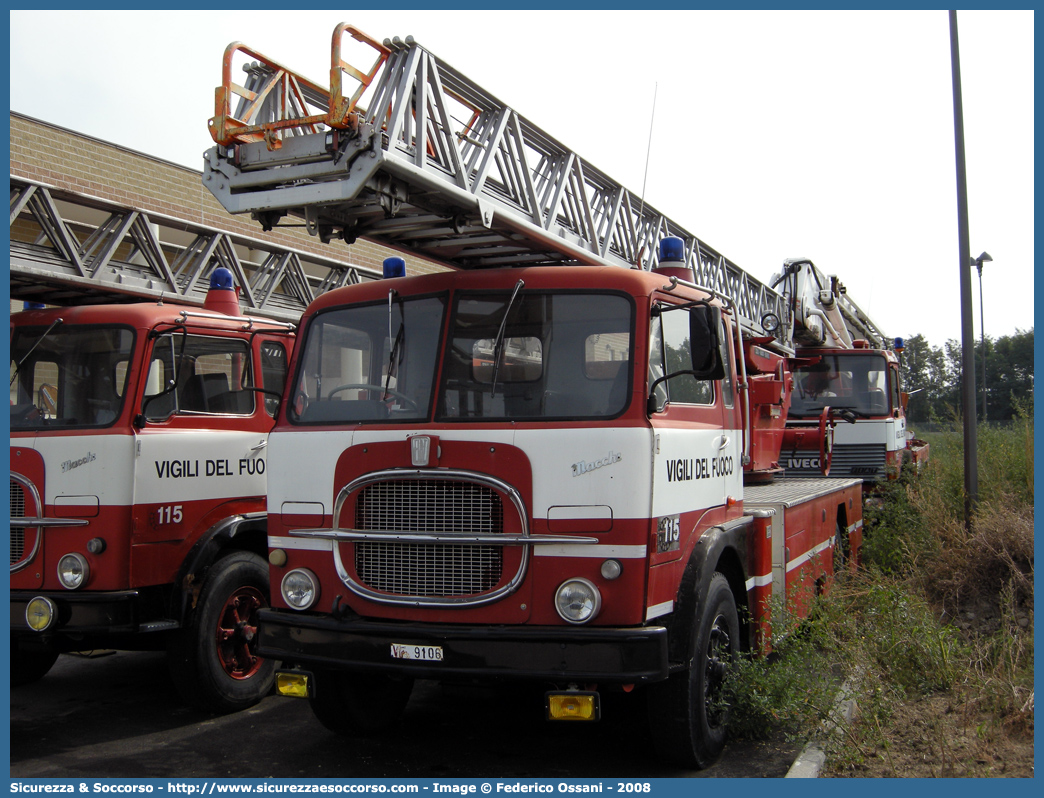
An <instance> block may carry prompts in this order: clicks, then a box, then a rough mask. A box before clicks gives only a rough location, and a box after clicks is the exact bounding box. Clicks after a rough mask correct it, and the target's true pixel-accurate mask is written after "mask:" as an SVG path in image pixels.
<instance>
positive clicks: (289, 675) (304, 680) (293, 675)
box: [276, 671, 311, 698]
mask: <svg viewBox="0 0 1044 798" xmlns="http://www.w3.org/2000/svg"><path fill="white" fill-rule="evenodd" d="M308 677H309V674H307V673H302V672H301V671H276V692H278V693H279V695H285V696H287V697H289V698H308V688H309V685H310V683H311V682H310V680H309V678H308Z"/></svg>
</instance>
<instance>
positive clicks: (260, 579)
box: [170, 551, 276, 712]
mask: <svg viewBox="0 0 1044 798" xmlns="http://www.w3.org/2000/svg"><path fill="white" fill-rule="evenodd" d="M268 596H269V593H268V568H267V567H266V565H265V561H264V560H262V559H261V557H259V556H258V555H257V554H254V553H253V552H249V551H237V552H233V553H232V554H229V555H227V556H225V557H222V558H221V559H220V560H218V561H217V562H215V563H214V564H213V565H212V566H211V567H210V570H209V572H208V573H207V577H206V581H205V582H204V584H203V590H202V593H201V595H200V600H199V604H198V605H197V609H196V612H195V613H193V615H192V619H191V621H190V622H189V624H188V626H187V627H186V628H184V629H182V630H180V632H179V633H178V635H177V636H176V637H175V638H174V641H173V643H172V645H171V647H170V669H171V674H172V676H173V677H174V682H175V684H176V685H177V687H178V690H179V692H181V694H182V695H183V696H184V698H185V699H186V700H188V701H190V702H191V703H194V704H196V705H197V706H200V707H202V708H203V709H207V710H209V711H212V712H234V711H237V710H240V709H245V708H246V707H249V706H253V705H254V704H256V703H257V702H258V701H260V700H261V699H262V698H264V697H265V695H267V694H268V691H269V690H271V689H272V684H273V682H274V681H275V668H276V663H275V662H274V661H273V660H269V659H264V658H263V657H260V656H259V655H258V653H257V642H258V641H257V623H258V613H259V612H260V610H262V609H264V608H266V607H268V606H269V600H268Z"/></svg>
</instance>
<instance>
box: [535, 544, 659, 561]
mask: <svg viewBox="0 0 1044 798" xmlns="http://www.w3.org/2000/svg"><path fill="white" fill-rule="evenodd" d="M645 552H646V547H645V546H641V545H638V546H600V545H598V544H587V545H584V544H579V543H577V544H575V545H572V544H550V545H547V546H534V547H533V554H534V555H535V556H537V557H602V558H607V557H612V558H615V559H618V560H643V559H645Z"/></svg>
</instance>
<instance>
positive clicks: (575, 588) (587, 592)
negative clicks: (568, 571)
mask: <svg viewBox="0 0 1044 798" xmlns="http://www.w3.org/2000/svg"><path fill="white" fill-rule="evenodd" d="M555 609H556V610H558V614H559V615H560V616H561V617H562V620H564V621H568V622H569V623H587V622H588V621H590V620H591V619H592V618H594V617H595V616H597V615H598V611H599V610H601V609H602V594H601V593H599V592H598V588H597V587H595V586H594V585H593V584H592V583H591V582H589V581H588V580H586V579H582V578H579V577H578V578H576V579H570V580H568V581H566V582H563V583H562V584H561V585H559V587H558V590H556V591H555Z"/></svg>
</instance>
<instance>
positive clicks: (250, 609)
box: [216, 587, 268, 679]
mask: <svg viewBox="0 0 1044 798" xmlns="http://www.w3.org/2000/svg"><path fill="white" fill-rule="evenodd" d="M267 606H268V602H267V601H266V600H265V597H264V595H263V594H262V593H261V591H260V590H258V589H257V588H254V587H241V588H239V589H238V590H236V591H235V592H234V593H233V594H232V595H231V596H229V597H228V601H226V602H225V606H224V607H222V609H221V614H220V615H219V616H218V622H217V630H216V642H217V655H218V662H219V663H221V668H222V670H224V671H225V673H226V674H227V675H228V676H229V677H231V678H232V679H249V678H250V677H251V676H253V675H254V674H255V673H257V671H258V670H259V669H260V667H261V665H262V664H263V663H264V660H263V659H262V658H261V657H259V656H258V655H257V613H258V611H259V610H260V609H262V608H263V607H267Z"/></svg>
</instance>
